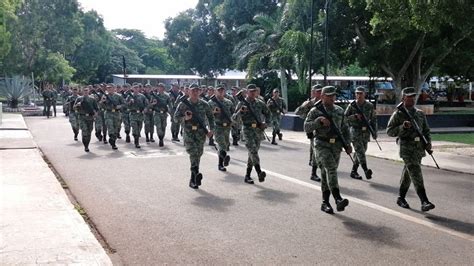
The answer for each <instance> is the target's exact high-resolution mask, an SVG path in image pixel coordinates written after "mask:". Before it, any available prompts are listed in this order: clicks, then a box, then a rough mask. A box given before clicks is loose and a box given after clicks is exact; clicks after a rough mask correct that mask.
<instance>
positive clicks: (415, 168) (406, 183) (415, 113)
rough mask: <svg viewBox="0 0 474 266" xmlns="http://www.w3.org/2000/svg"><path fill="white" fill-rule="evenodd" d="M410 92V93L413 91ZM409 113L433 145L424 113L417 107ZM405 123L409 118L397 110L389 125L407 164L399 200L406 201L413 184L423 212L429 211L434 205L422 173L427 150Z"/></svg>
mask: <svg viewBox="0 0 474 266" xmlns="http://www.w3.org/2000/svg"><path fill="white" fill-rule="evenodd" d="M410 89H411V88H410ZM405 90H407V89H404V91H405ZM408 91H409V92H410V91H411V90H408ZM407 111H408V113H410V114H411V116H412V117H413V118H414V120H415V121H416V122H417V124H418V125H419V127H420V130H421V132H422V134H423V135H424V136H425V138H426V140H427V141H428V143H430V145H431V135H430V128H429V126H428V122H427V120H426V116H425V114H424V113H423V111H422V110H420V109H417V108H415V107H413V108H410V109H408V110H407ZM404 121H409V119H408V117H406V116H405V115H404V114H403V113H402V112H401V111H399V110H396V111H395V112H393V114H392V116H391V117H390V120H389V122H388V125H387V134H388V135H389V136H390V137H397V141H398V143H399V145H400V157H401V158H402V160H403V162H404V164H405V166H404V167H403V171H402V177H401V180H400V198H399V200H400V199H403V201H404V200H405V196H406V193H407V192H408V188H409V187H410V184H411V182H413V185H414V186H415V190H416V192H417V194H418V196H419V198H420V200H421V202H422V210H423V211H428V210H430V209H432V208H434V205H433V204H432V203H430V202H429V201H428V197H427V196H426V191H425V187H424V184H423V174H422V172H421V159H422V158H423V157H424V156H426V154H425V148H424V147H423V144H422V142H421V141H420V137H419V136H418V135H417V133H416V131H415V129H414V128H413V127H411V128H405V127H404V126H403V123H404ZM397 203H399V202H397ZM405 203H406V202H405ZM425 204H430V206H428V209H424V207H426V206H424V205H425ZM399 205H400V203H399ZM431 205H432V207H431ZM400 206H401V205H400ZM406 207H408V208H409V206H408V204H406Z"/></svg>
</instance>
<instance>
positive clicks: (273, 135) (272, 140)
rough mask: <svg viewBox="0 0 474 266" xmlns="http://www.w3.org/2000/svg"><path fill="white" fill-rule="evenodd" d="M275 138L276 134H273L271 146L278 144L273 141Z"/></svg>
mask: <svg viewBox="0 0 474 266" xmlns="http://www.w3.org/2000/svg"><path fill="white" fill-rule="evenodd" d="M275 137H276V134H275V133H273V137H272V144H273V145H278V143H277V142H276V141H275Z"/></svg>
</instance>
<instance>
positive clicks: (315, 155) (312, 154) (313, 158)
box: [309, 139, 319, 166]
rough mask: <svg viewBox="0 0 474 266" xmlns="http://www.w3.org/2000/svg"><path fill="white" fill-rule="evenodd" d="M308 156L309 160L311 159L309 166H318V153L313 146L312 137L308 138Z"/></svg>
mask: <svg viewBox="0 0 474 266" xmlns="http://www.w3.org/2000/svg"><path fill="white" fill-rule="evenodd" d="M309 158H310V161H311V166H319V163H318V153H317V151H316V149H315V148H314V139H311V140H310V145H309Z"/></svg>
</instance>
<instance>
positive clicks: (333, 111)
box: [304, 86, 352, 214]
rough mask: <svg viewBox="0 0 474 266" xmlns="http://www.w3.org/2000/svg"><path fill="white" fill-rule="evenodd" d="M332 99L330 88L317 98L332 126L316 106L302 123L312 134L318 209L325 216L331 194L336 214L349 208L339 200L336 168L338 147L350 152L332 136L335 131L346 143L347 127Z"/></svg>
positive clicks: (328, 211)
mask: <svg viewBox="0 0 474 266" xmlns="http://www.w3.org/2000/svg"><path fill="white" fill-rule="evenodd" d="M335 100H336V88H334V87H333V86H326V87H324V88H323V89H322V99H321V103H322V108H324V109H325V111H326V112H327V114H328V115H329V116H330V118H332V120H333V122H334V125H332V126H331V122H330V120H329V119H328V118H327V117H325V116H324V114H323V112H321V111H320V110H319V109H318V108H316V107H313V108H312V109H311V111H309V113H308V115H307V117H306V120H305V123H304V128H305V131H306V133H313V134H314V141H313V143H314V149H315V151H316V154H317V157H318V158H317V162H318V163H319V164H320V166H321V177H322V180H321V191H322V194H323V203H322V204H321V210H322V211H323V212H326V213H329V214H332V213H334V211H333V209H332V207H331V204H330V203H329V197H330V196H331V193H332V195H333V196H334V199H335V201H336V205H337V211H344V209H345V207H346V206H347V205H349V200H347V199H343V198H342V197H341V194H340V192H339V185H338V182H337V168H338V166H339V159H340V157H341V150H342V148H344V149H345V150H346V152H347V153H348V154H350V153H351V152H352V147H351V146H350V144H349V145H348V146H347V147H344V144H343V140H342V139H341V138H339V137H338V136H337V133H336V129H335V128H339V129H340V133H341V135H342V137H343V138H344V139H345V140H348V139H349V137H350V133H349V127H348V125H347V122H346V121H345V120H344V109H342V108H341V107H339V106H337V105H335V104H334V102H335Z"/></svg>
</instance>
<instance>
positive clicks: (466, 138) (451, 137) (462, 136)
mask: <svg viewBox="0 0 474 266" xmlns="http://www.w3.org/2000/svg"><path fill="white" fill-rule="evenodd" d="M431 139H432V140H433V141H451V142H459V143H465V144H471V145H474V133H453V134H449V133H448V134H431Z"/></svg>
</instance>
